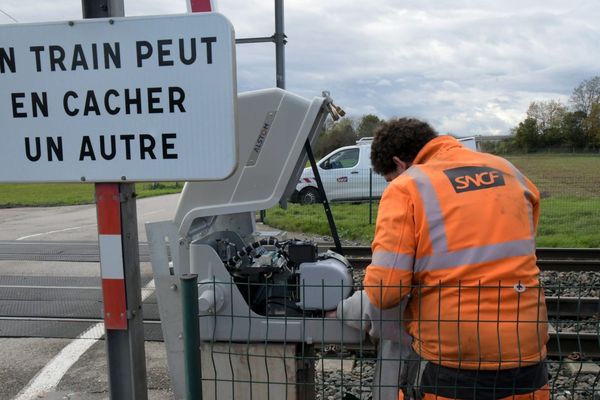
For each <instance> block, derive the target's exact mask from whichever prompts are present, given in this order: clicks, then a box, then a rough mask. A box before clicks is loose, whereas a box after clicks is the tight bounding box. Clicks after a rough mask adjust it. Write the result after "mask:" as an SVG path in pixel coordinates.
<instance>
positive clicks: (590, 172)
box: [265, 154, 600, 248]
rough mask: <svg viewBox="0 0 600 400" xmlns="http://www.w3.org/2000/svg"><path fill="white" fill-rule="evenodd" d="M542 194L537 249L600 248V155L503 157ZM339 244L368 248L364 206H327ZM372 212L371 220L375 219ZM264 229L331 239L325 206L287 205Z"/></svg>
mask: <svg viewBox="0 0 600 400" xmlns="http://www.w3.org/2000/svg"><path fill="white" fill-rule="evenodd" d="M506 158H507V159H509V160H510V161H511V162H512V163H513V164H515V165H516V166H517V167H518V168H519V169H520V170H521V171H522V172H523V173H525V175H527V176H528V177H529V178H530V179H531V180H532V181H533V182H534V183H535V184H536V185H537V186H538V188H539V189H540V192H541V193H542V205H541V216H540V224H539V229H538V237H537V244H538V246H540V247H579V248H581V247H584V248H585V247H600V155H599V156H593V155H573V154H559V155H555V154H553V155H546V154H541V155H537V154H536V155H518V156H510V157H506ZM331 209H332V212H333V215H334V219H335V222H336V226H337V229H338V232H339V235H340V237H341V238H342V239H348V240H354V241H357V242H360V243H362V244H370V242H371V240H372V239H373V233H374V225H369V208H368V204H339V203H338V204H336V203H333V204H332V205H331ZM376 210H377V208H376V206H375V207H374V211H373V219H375V216H376V214H377V211H376ZM265 222H266V223H267V224H268V225H271V226H274V227H277V228H279V229H283V230H287V231H290V232H310V233H316V234H319V235H331V233H330V231H329V227H328V225H327V219H326V218H325V213H324V211H323V206H321V205H320V204H319V205H311V206H300V205H297V204H291V205H290V206H289V211H284V210H281V209H279V208H278V207H274V208H272V209H271V210H268V211H267V217H266V220H265Z"/></svg>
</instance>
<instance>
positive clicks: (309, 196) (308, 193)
mask: <svg viewBox="0 0 600 400" xmlns="http://www.w3.org/2000/svg"><path fill="white" fill-rule="evenodd" d="M319 197H320V196H319V192H318V191H317V189H315V188H310V187H309V188H304V189H302V191H301V192H300V195H299V196H298V199H299V200H300V204H302V205H305V204H315V203H318V202H319V201H320V199H319Z"/></svg>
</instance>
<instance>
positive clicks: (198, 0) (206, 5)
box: [188, 0, 215, 12]
mask: <svg viewBox="0 0 600 400" xmlns="http://www.w3.org/2000/svg"><path fill="white" fill-rule="evenodd" d="M214 10H215V7H214V1H213V0H188V11H190V12H210V11H214Z"/></svg>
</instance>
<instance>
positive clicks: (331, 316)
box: [325, 310, 337, 318]
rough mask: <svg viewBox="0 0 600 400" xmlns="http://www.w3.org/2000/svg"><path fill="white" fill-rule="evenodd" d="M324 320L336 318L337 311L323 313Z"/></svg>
mask: <svg viewBox="0 0 600 400" xmlns="http://www.w3.org/2000/svg"><path fill="white" fill-rule="evenodd" d="M325 318H337V310H331V311H327V312H326V313H325Z"/></svg>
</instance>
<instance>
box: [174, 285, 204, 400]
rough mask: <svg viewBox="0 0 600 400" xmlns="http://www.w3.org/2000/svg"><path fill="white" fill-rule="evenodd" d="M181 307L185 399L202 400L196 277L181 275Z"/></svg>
mask: <svg viewBox="0 0 600 400" xmlns="http://www.w3.org/2000/svg"><path fill="white" fill-rule="evenodd" d="M179 279H180V281H181V305H182V314H183V353H184V359H185V398H186V399H188V400H192V399H193V400H196V399H198V400H202V367H201V365H200V322H199V317H198V314H199V310H198V275H197V274H183V275H181V277H180V278H179Z"/></svg>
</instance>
